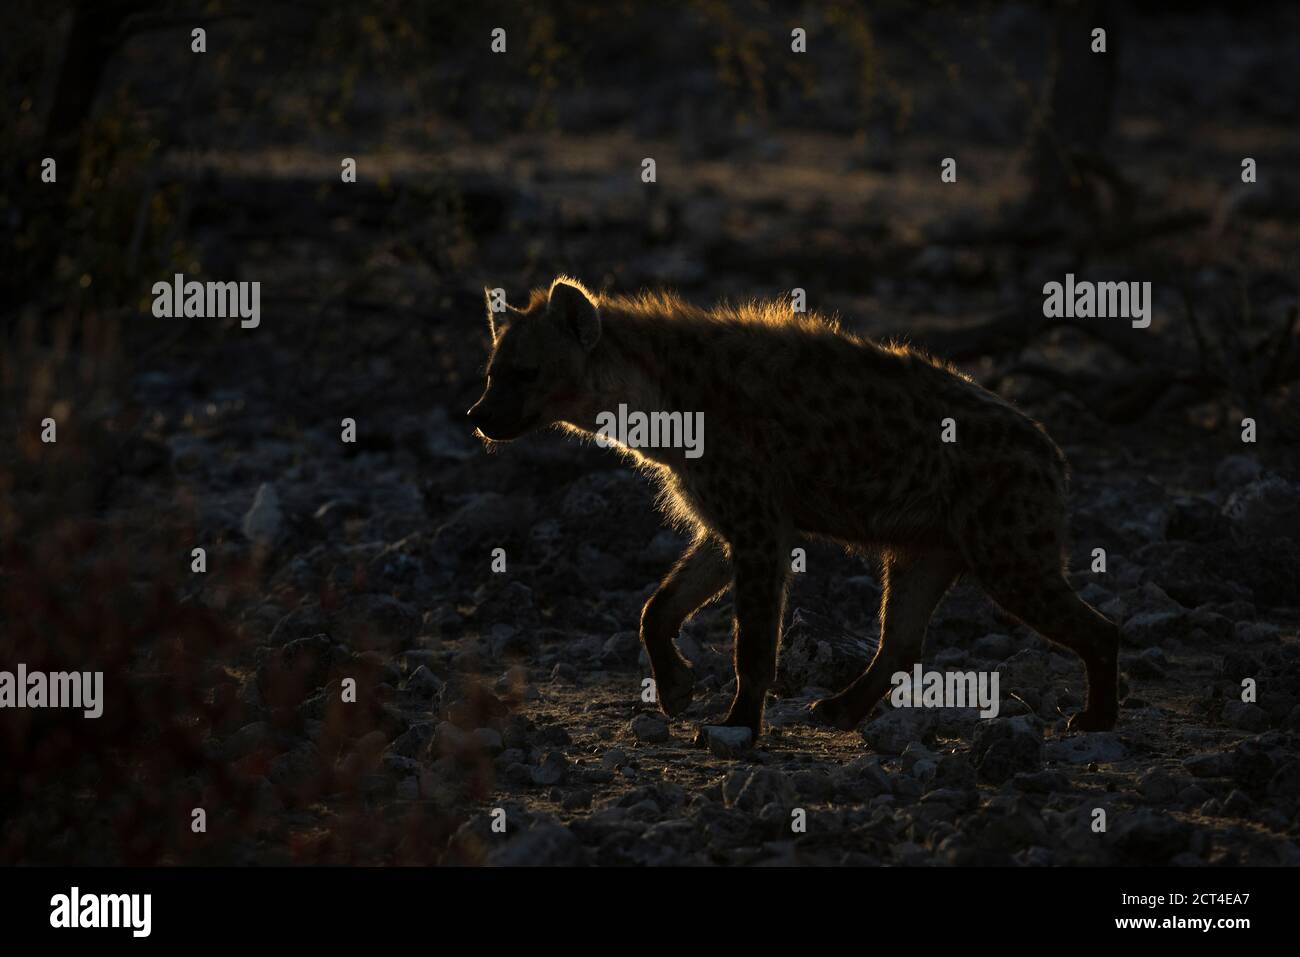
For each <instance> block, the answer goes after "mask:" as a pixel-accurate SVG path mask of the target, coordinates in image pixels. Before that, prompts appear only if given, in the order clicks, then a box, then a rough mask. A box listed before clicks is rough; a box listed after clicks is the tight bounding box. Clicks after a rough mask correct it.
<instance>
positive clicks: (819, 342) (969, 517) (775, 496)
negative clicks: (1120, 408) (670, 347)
mask: <svg viewBox="0 0 1300 957" xmlns="http://www.w3.org/2000/svg"><path fill="white" fill-rule="evenodd" d="M701 333H702V334H703V335H704V337H705V338H712V339H714V340H715V341H714V342H702V343H699V345H698V347H697V348H695V349H691V350H689V351H688V352H686V353H683V355H682V358H681V359H679V360H678V363H675V365H676V366H677V368H680V367H681V366H682V365H686V366H689V365H692V364H696V365H698V364H704V365H706V366H708V365H710V364H711V365H712V366H713V368H707V367H706V368H704V369H702V370H699V372H698V374H697V373H694V372H693V373H689V374H688V376H687V378H688V379H690V380H691V381H695V380H696V379H697V378H702V379H703V380H704V381H705V382H707V383H708V386H709V387H708V389H707V391H704V392H702V393H701V394H700V395H698V397H697V400H698V401H699V404H700V406H702V407H703V408H704V411H705V418H706V421H707V422H708V423H709V433H708V440H707V449H708V451H707V453H706V455H705V457H704V459H705V460H707V461H706V462H703V463H702V464H703V467H704V468H706V469H708V470H710V471H732V470H735V472H736V473H738V474H737V476H736V479H735V482H734V485H735V486H745V485H746V484H752V485H753V486H754V488H753V489H752V492H753V493H754V494H760V495H763V496H771V497H772V504H775V505H777V507H778V508H779V509H780V511H781V512H782V513H783V516H782V517H783V518H785V519H786V520H788V521H789V522H790V523H791V524H792V525H793V526H794V527H795V528H796V529H797V530H798V531H800V532H804V533H809V534H814V535H824V536H827V537H830V538H835V539H838V540H842V541H850V542H855V543H861V544H871V545H886V546H887V545H896V546H907V547H912V546H918V545H927V546H941V545H946V546H949V547H951V548H953V549H954V550H957V551H960V552H961V553H962V554H963V555H964V557H966V558H967V559H968V560H971V561H976V560H979V561H982V560H983V556H984V555H985V554H986V553H988V552H989V551H990V550H995V549H996V548H997V547H1000V546H1007V547H1008V548H1010V547H1013V546H1012V545H1011V544H1010V543H1008V541H1007V539H1008V538H1009V537H1019V538H1021V539H1023V541H1021V542H1016V543H1014V545H1015V546H1018V547H1019V549H1024V548H1028V547H1033V548H1035V549H1036V550H1038V551H1040V552H1041V551H1043V550H1047V549H1050V548H1051V547H1053V546H1054V547H1055V549H1056V552H1057V554H1058V555H1059V550H1060V547H1061V543H1062V538H1063V524H1064V518H1065V505H1064V496H1065V463H1064V459H1063V457H1062V455H1061V453H1060V451H1059V449H1057V447H1056V445H1055V444H1054V443H1053V442H1052V440H1051V439H1050V438H1049V437H1048V436H1047V435H1046V433H1044V432H1043V430H1042V429H1041V428H1040V427H1039V426H1038V425H1037V424H1036V423H1035V422H1033V421H1032V420H1030V419H1029V418H1027V417H1026V416H1024V415H1023V414H1021V413H1020V412H1019V411H1017V410H1016V409H1015V408H1013V407H1012V406H1010V405H1008V404H1007V403H1006V402H1004V401H1003V400H1001V399H1000V398H998V397H997V396H995V395H993V394H992V393H989V392H988V391H986V390H984V389H982V388H981V387H980V386H978V385H976V384H975V383H973V382H971V381H970V380H969V379H967V378H966V377H964V376H962V375H960V374H959V373H957V372H955V371H953V370H951V369H950V368H948V367H946V366H944V365H941V364H939V363H936V362H934V361H932V360H930V359H928V358H927V357H925V356H922V355H920V354H918V353H916V352H913V351H911V350H908V349H905V348H890V347H883V346H878V345H876V344H874V343H870V342H865V341H860V340H857V339H855V338H852V337H848V336H844V335H841V334H838V333H836V332H835V331H834V330H832V329H829V328H821V327H819V326H818V325H816V324H815V323H814V322H813V321H809V322H807V323H802V324H799V325H793V326H784V327H771V326H766V325H762V324H758V325H749V326H746V325H744V324H737V325H734V326H733V325H731V324H727V323H720V324H718V325H716V326H713V327H712V328H705V329H703V330H701ZM709 333H712V335H709ZM682 399H683V400H684V401H687V402H689V399H688V398H687V397H686V396H683V397H682ZM682 407H686V408H696V407H699V406H690V405H686V406H682ZM949 420H951V421H949ZM945 438H947V439H952V440H954V441H944V439H945ZM688 468H689V466H688ZM748 491H750V489H746V488H744V487H735V488H733V489H732V494H733V495H734V494H741V495H743V494H746V493H747V492H748ZM705 522H706V523H708V519H707V517H705ZM1057 561H1058V562H1059V559H1058V560H1057Z"/></svg>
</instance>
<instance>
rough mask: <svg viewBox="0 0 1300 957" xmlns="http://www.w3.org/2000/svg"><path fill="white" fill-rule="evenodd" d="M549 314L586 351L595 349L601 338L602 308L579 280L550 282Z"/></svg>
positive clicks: (547, 308) (547, 305) (561, 279)
mask: <svg viewBox="0 0 1300 957" xmlns="http://www.w3.org/2000/svg"><path fill="white" fill-rule="evenodd" d="M546 312H547V315H549V316H551V317H552V318H553V319H555V320H556V321H557V322H559V323H560V326H561V327H562V328H564V329H567V330H569V331H570V332H572V333H573V335H574V336H575V337H576V338H577V340H578V343H579V344H580V345H581V346H582V347H583V348H584V349H591V348H592V347H594V346H595V345H596V341H597V340H598V339H599V338H600V309H599V308H597V306H596V302H595V300H594V299H592V298H591V295H590V294H589V293H588V292H587V290H586V289H584V288H583V287H582V284H581V283H579V282H577V281H576V280H573V279H566V278H564V277H561V278H559V279H557V280H555V282H553V283H551V293H550V297H549V299H548V300H547V303H546Z"/></svg>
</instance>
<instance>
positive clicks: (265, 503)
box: [244, 482, 284, 545]
mask: <svg viewBox="0 0 1300 957" xmlns="http://www.w3.org/2000/svg"><path fill="white" fill-rule="evenodd" d="M283 525H284V515H283V514H282V513H281V511H280V496H279V495H277V494H276V492H275V486H274V485H272V484H271V483H270V482H263V483H262V484H261V486H260V487H259V488H258V490H257V495H256V496H255V497H254V498H253V507H252V508H250V509H249V510H248V513H247V514H246V515H244V537H245V538H247V539H248V540H249V541H250V542H255V543H257V544H259V545H271V544H273V543H274V542H275V540H276V539H277V538H279V536H280V530H281V528H282V527H283Z"/></svg>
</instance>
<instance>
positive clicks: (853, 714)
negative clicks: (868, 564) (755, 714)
mask: <svg viewBox="0 0 1300 957" xmlns="http://www.w3.org/2000/svg"><path fill="white" fill-rule="evenodd" d="M962 568H963V562H962V560H961V559H960V558H959V557H958V556H957V555H956V554H954V553H952V552H948V551H935V552H926V553H922V554H917V555H907V554H894V553H889V554H886V555H885V559H884V586H885V587H884V591H883V593H882V594H881V596H880V645H879V647H878V648H877V649H876V656H875V657H874V658H873V659H872V660H871V664H870V665H868V666H867V669H866V670H865V671H863V672H862V674H861V675H859V676H858V677H857V678H856V679H855V680H854V681H853V683H852V684H851V685H849V686H848V687H847V688H845V689H844V690H843V691H841V692H840V693H839V694H837V695H833V696H832V697H830V698H823V699H822V700H820V701H814V702H813V704H812V706H811V712H812V717H813V720H814V721H816V722H817V723H819V724H826V725H830V726H831V727H835V728H839V729H841V730H843V731H850V730H852V729H853V728H855V727H857V725H858V723H859V722H860V721H861V720H862V719H863V718H865V717H866V716H867V715H868V714H869V713H870V712H871V709H872V708H873V707H875V705H876V702H878V701H879V700H880V699H881V698H882V697H884V695H885V692H887V691H888V690H889V688H890V685H891V683H892V682H891V679H892V678H893V676H894V674H895V673H896V672H899V671H911V670H912V666H913V665H915V664H916V663H917V662H918V661H920V660H921V651H922V649H923V647H924V645H925V630H926V627H927V626H928V625H929V623H930V616H931V615H932V614H933V613H934V609H935V607H936V606H937V605H938V604H939V601H940V599H942V598H943V596H944V594H945V593H946V592H947V591H948V588H949V587H950V586H951V585H952V583H953V581H954V580H956V578H957V576H958V575H959V574H961V571H962Z"/></svg>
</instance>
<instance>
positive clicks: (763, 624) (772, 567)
mask: <svg viewBox="0 0 1300 957" xmlns="http://www.w3.org/2000/svg"><path fill="white" fill-rule="evenodd" d="M731 561H732V564H733V565H734V566H735V579H734V588H735V592H734V595H733V600H734V601H735V605H736V618H735V655H736V697H735V698H734V699H733V700H732V702H731V708H730V710H729V711H728V712H727V716H726V717H725V718H723V719H722V721H721V722H720V723H721V724H723V725H726V726H729V727H744V728H749V729H750V730H751V731H753V733H754V737H755V738H757V737H758V735H759V733H760V732H761V731H762V727H763V702H764V699H765V698H766V697H767V692H768V689H770V688H771V687H772V684H773V683H774V682H775V681H776V649H777V646H778V644H779V638H780V634H781V622H782V619H783V617H784V614H785V589H786V581H787V578H788V566H787V565H786V562H785V559H784V558H783V553H782V550H781V547H780V545H779V544H777V543H776V542H772V543H770V544H765V545H761V546H754V545H750V546H737V545H733V546H732V553H731Z"/></svg>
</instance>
